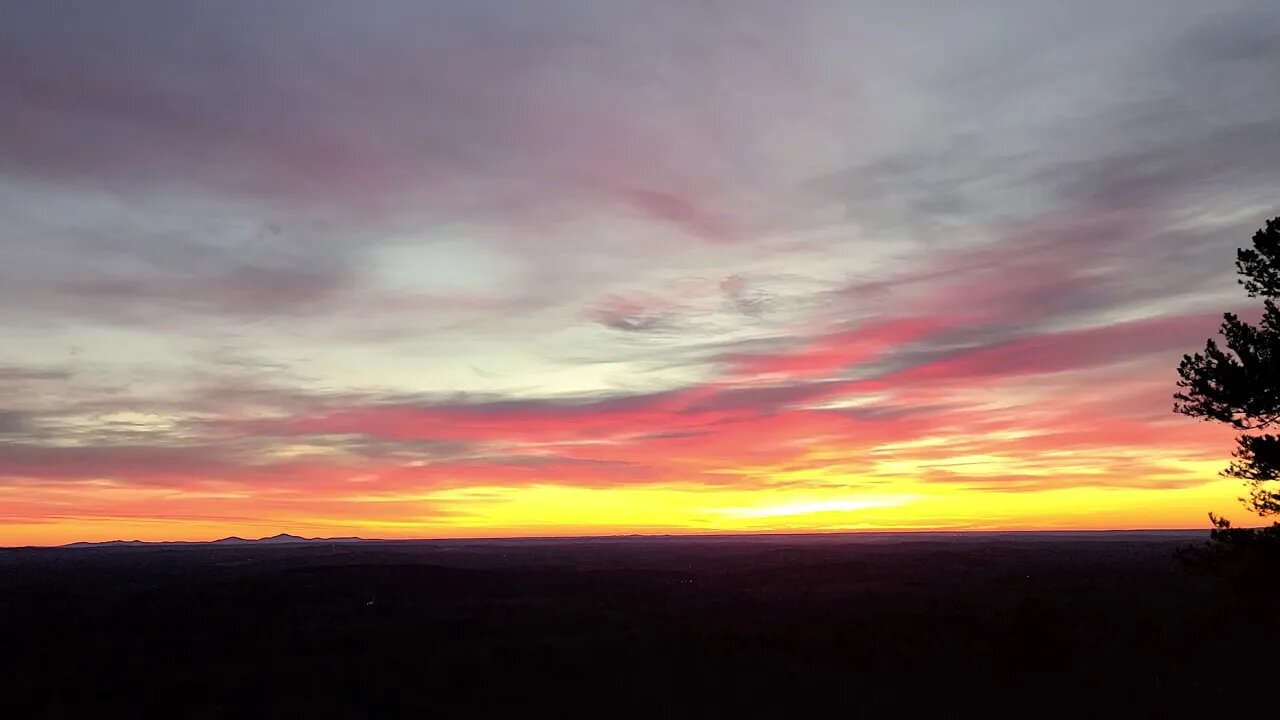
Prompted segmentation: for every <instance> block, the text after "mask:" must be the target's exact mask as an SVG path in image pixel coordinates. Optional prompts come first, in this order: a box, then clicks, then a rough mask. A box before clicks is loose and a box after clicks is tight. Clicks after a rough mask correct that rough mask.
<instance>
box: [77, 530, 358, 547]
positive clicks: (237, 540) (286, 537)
mask: <svg viewBox="0 0 1280 720" xmlns="http://www.w3.org/2000/svg"><path fill="white" fill-rule="evenodd" d="M350 542H365V539H364V538H358V537H333V538H305V537H299V536H297V535H290V534H289V533H280V534H279V535H272V536H271V537H264V538H258V539H257V540H246V539H245V538H242V537H236V536H234V535H233V536H231V537H224V538H222V539H220V540H211V541H208V542H193V541H187V540H169V541H158V542H148V541H145V540H107V541H105V542H73V543H67V544H66V545H63V546H62V547H68V548H76V547H128V546H137V545H296V544H302V543H350Z"/></svg>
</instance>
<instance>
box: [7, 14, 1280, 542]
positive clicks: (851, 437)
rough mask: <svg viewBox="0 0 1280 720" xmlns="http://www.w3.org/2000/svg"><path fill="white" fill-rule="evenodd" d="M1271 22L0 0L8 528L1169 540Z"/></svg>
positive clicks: (150, 533) (1243, 189) (1279, 56)
mask: <svg viewBox="0 0 1280 720" xmlns="http://www.w3.org/2000/svg"><path fill="white" fill-rule="evenodd" d="M1277 26H1280V11H1277V9H1276V8H1274V7H1273V4H1272V3H1265V2H1251V1H1248V0H1241V1H1240V2H1231V3H1226V4H1223V3H1215V4H1213V6H1212V7H1209V6H1206V5H1205V4H1204V3H1193V2H1175V3H1170V2H1167V1H1166V2H1154V1H1151V2H1145V1H1140V0H1126V1H1125V2H1122V3H1119V4H1117V3H1114V2H1107V3H1102V2H1083V3H1070V4H1069V5H1066V6H1064V5H1063V4H1061V3H1021V2H991V3H981V4H979V5H978V6H967V7H963V8H961V7H955V8H949V7H948V8H941V7H937V6H935V5H932V4H925V3H898V4H894V5H892V7H890V6H889V5H886V4H884V3H868V4H861V3H848V2H834V1H833V2H825V1H824V2H814V3H806V4H805V6H804V7H803V8H792V7H785V8H784V7H783V5H780V4H776V3H766V2H732V3H731V2H710V3H701V4H698V5H697V6H696V7H695V6H691V5H689V4H688V3H683V2H634V3H633V2H627V1H625V0H617V1H611V2H575V1H573V0H537V1H536V2H527V3H517V4H512V3H499V2H487V1H481V2H476V1H475V0H468V1H466V2H463V1H462V0H458V1H457V2H454V1H452V0H432V1H431V2H425V3H424V2H407V1H403V2H402V1H400V0H379V1H377V2H373V3H368V4H362V5H361V6H360V7H356V5H355V4H346V3H337V4H327V5H325V6H323V7H321V6H319V5H317V4H315V3H309V2H292V1H289V0H273V1H270V2H257V1H255V2H249V1H248V0H244V1H240V0H234V1H232V2H224V3H219V4H217V6H216V7H201V6H195V5H191V4H185V3H169V2H159V1H152V0H129V1H127V2H119V3H111V4H93V5H89V6H86V5H84V4H82V3H70V2H61V1H53V2H43V3H36V4H24V5H16V4H15V5H13V6H12V7H5V8H3V9H0V107H3V108H5V111H4V112H3V113H0V215H3V216H4V217H5V218H6V220H5V223H4V224H3V227H0V508H3V509H2V510H0V514H2V521H0V542H14V543H16V542H54V541H62V540H71V539H102V538H106V537H113V536H122V535H133V536H146V537H178V536H187V535H190V534H191V533H197V534H199V533H207V534H209V535H217V534H230V533H231V532H240V533H249V534H252V531H253V530H254V529H256V528H260V527H266V528H277V529H294V528H296V529H306V530H308V531H310V530H312V529H314V528H322V529H325V528H327V529H333V530H335V531H337V530H341V534H346V533H347V532H348V531H351V530H356V531H360V532H365V533H367V534H380V535H417V536H423V535H455V534H471V535H474V534H519V533H528V532H612V531H627V532H630V531H635V530H662V531H678V530H717V529H775V528H790V529H804V528H812V529H839V528H856V527H922V526H929V527H1045V526H1054V527H1078V526H1120V525H1125V526H1175V525H1184V526H1185V525H1195V524H1199V518H1200V517H1201V513H1202V512H1203V511H1205V510H1210V509H1217V510H1225V509H1226V508H1227V507H1229V503H1232V502H1234V496H1235V494H1237V491H1236V489H1235V488H1234V487H1232V486H1231V484H1230V483H1226V484H1224V483H1223V482H1222V481H1219V480H1217V479H1215V472H1216V470H1217V469H1218V468H1219V467H1220V466H1221V465H1222V464H1223V458H1224V456H1225V454H1226V452H1227V447H1228V445H1229V443H1228V442H1226V438H1225V437H1224V436H1223V435H1222V434H1221V433H1219V432H1216V431H1215V430H1214V429H1213V428H1210V427H1208V426H1202V425H1197V424H1195V423H1190V422H1188V421H1185V420H1184V419H1181V418H1178V417H1176V416H1173V415H1172V414H1171V413H1170V412H1169V409H1170V397H1169V396H1170V394H1171V390H1172V385H1173V379H1174V378H1173V369H1174V368H1175V367H1176V364H1177V359H1178V357H1179V356H1180V355H1181V353H1182V352H1185V351H1188V350H1191V349H1193V348H1194V347H1195V346H1196V345H1198V344H1199V343H1200V342H1201V341H1202V340H1203V338H1204V337H1206V336H1208V335H1209V334H1211V333H1212V332H1213V330H1214V328H1215V326H1216V319H1215V318H1216V315H1215V314H1216V313H1220V312H1222V311H1225V310H1241V311H1243V312H1245V313H1246V314H1247V313H1248V311H1249V310H1248V305H1247V304H1246V300H1245V298H1243V297H1242V296H1241V294H1240V293H1238V292H1237V291H1236V290H1235V288H1234V283H1233V280H1232V278H1231V273H1232V267H1231V260H1232V256H1233V253H1232V249H1233V248H1234V247H1235V246H1236V245H1238V244H1240V243H1243V242H1245V241H1246V240H1247V238H1248V236H1249V235H1250V233H1251V232H1252V230H1253V228H1254V227H1256V226H1257V225H1258V224H1259V223H1261V222H1262V220H1263V219H1264V218H1266V217H1271V216H1273V215H1275V214H1280V207H1278V206H1277V200H1276V198H1275V196H1274V188H1275V187H1277V183H1278V181H1280V95H1277V94H1276V93H1275V92H1273V90H1274V88H1273V85H1274V78H1275V77H1277V74H1278V73H1280V43H1277V42H1275V38H1274V36H1273V34H1270V31H1269V30H1268V28H1273V27H1277ZM771 508H772V509H771ZM777 508H790V510H786V511H782V510H777ZM796 508H799V509H800V510H795V509H796ZM775 510H777V511H775ZM224 530H225V531H226V532H223V531H224Z"/></svg>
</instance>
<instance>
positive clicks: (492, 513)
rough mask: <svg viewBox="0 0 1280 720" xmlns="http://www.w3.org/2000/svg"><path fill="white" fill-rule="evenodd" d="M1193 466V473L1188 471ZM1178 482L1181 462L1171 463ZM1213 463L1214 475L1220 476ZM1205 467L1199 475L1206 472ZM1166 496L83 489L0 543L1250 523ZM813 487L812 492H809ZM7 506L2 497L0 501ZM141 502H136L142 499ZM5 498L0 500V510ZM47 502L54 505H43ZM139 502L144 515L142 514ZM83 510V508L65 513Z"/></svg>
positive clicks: (1136, 490)
mask: <svg viewBox="0 0 1280 720" xmlns="http://www.w3.org/2000/svg"><path fill="white" fill-rule="evenodd" d="M1191 465H1192V466H1193V467H1194V469H1196V470H1199V469H1202V468H1201V467H1200V466H1201V465H1202V464H1201V463H1191ZM1170 466H1171V470H1173V469H1174V468H1176V470H1177V471H1182V472H1185V471H1187V470H1188V469H1190V468H1188V467H1187V463H1184V462H1177V463H1170ZM1220 466H1221V464H1220V463H1215V464H1213V468H1212V469H1213V470H1217V469H1218V468H1220ZM1203 469H1208V468H1203ZM1210 477H1211V478H1212V479H1210V480H1208V481H1207V482H1201V483H1198V484H1187V485H1185V486H1173V487H1164V488H1152V487H1147V488H1143V487H1071V488H1062V489H1032V490H1025V491H1013V490H1010V491H998V490H992V489H990V488H975V487H970V486H968V485H965V484H963V483H955V484H950V483H937V482H923V481H915V480H910V479H905V478H898V479H895V480H894V481H893V482H891V483H888V484H886V485H885V486H883V488H882V489H881V490H872V489H867V487H866V486H865V485H864V486H862V487H861V488H859V486H858V485H857V483H853V482H850V483H849V485H847V486H845V487H840V486H838V485H832V486H829V487H828V486H821V485H818V486H816V487H815V485H814V484H813V483H808V484H806V483H798V484H797V485H795V486H789V485H785V484H784V485H780V486H776V487H769V486H765V487H755V488H736V487H732V486H724V487H706V486H697V485H688V484H657V485H634V486H615V487H576V486H568V485H554V484H532V485H525V486H516V487H504V486H469V487H465V488H453V489H445V490H427V491H424V492H421V493H397V494H390V495H387V496H378V495H376V494H372V495H368V496H358V495H357V496H350V495H349V496H347V497H346V498H343V499H336V498H329V499H323V498H321V499H316V500H306V499H303V498H301V497H293V498H290V497H285V496H273V497H272V499H271V501H270V503H264V501H263V500H262V498H258V499H257V501H256V502H255V503H254V504H253V505H252V506H250V507H253V509H255V510H257V511H258V512H259V513H261V514H260V515H258V516H254V517H248V516H246V515H243V514H241V513H238V512H236V510H237V508H244V507H246V498H245V497H244V496H243V495H241V494H238V493H234V492H199V491H196V492H186V493H172V494H170V495H168V496H167V497H165V498H164V499H163V501H162V502H161V503H157V502H156V500H157V499H160V498H159V497H158V496H159V495H160V493H161V491H158V490H152V491H150V492H146V491H139V490H138V489H130V490H127V491H126V490H124V489H122V488H115V487H111V486H109V485H101V486H95V485H86V486H82V487H81V489H80V493H79V494H78V496H77V497H75V498H74V500H73V499H72V498H69V497H67V496H66V495H65V494H59V497H61V499H60V500H58V502H60V503H62V504H63V506H64V507H66V508H67V511H68V514H66V515H62V516H57V517H46V518H43V519H42V520H41V521H38V522H23V521H21V520H20V519H18V518H6V517H4V516H0V519H4V520H8V521H7V522H4V523H0V545H18V544H61V543H66V542H72V541H77V540H111V539H141V540H178V539H182V540H201V539H204V540H210V539H216V538H218V537H223V536H226V535H240V536H244V537H260V536H264V535H271V534H275V533H276V532H282V531H283V532H294V533H296V534H300V535H308V536H327V535H361V536H364V537H370V538H379V537H383V538H449V537H499V536H501V537H516V536H531V535H532V536H554V535H565V536H572V535H618V534H634V533H661V534H679V533H716V532H731V533H732V532H833V531H847V530H895V529H911V530H922V529H931V528H933V529H972V530H1031V529H1045V530H1055V529H1057V530H1071V529H1076V530H1088V529H1125V528H1133V529H1137V528H1151V529H1158V528H1191V529H1195V528H1207V520H1206V514H1207V513H1208V512H1209V511H1214V512H1218V513H1222V514H1225V515H1227V516H1228V517H1233V518H1235V519H1237V522H1238V523H1239V524H1246V525H1247V524H1250V522H1251V521H1252V520H1253V518H1251V516H1249V514H1248V513H1247V512H1246V511H1245V510H1243V508H1241V507H1240V505H1239V503H1238V501H1237V498H1239V497H1240V495H1241V494H1243V493H1242V488H1241V485H1240V483H1239V482H1237V481H1235V480H1230V479H1224V478H1213V477H1212V475H1211V474H1210ZM815 482H816V481H815ZM6 495H7V496H6ZM148 495H149V496H150V497H146V496H148ZM14 497H15V496H14V494H13V493H7V494H6V493H0V503H3V502H4V501H6V500H11V499H13V498H14ZM51 499H56V498H51ZM144 502H145V503H147V504H146V505H145V507H144V506H143V505H141V504H139V503H144ZM73 507H74V508H82V507H88V508H91V510H90V511H88V512H85V511H83V510H76V511H75V512H74V514H72V508H73Z"/></svg>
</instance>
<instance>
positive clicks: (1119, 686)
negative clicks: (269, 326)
mask: <svg viewBox="0 0 1280 720" xmlns="http://www.w3.org/2000/svg"><path fill="white" fill-rule="evenodd" d="M1186 542H1188V538H1187V537H1185V536H1175V535H1165V534H1159V533H1155V534H1138V535H1124V534H1119V535H1116V534H1109V535H1062V536H1053V535H1023V536H959V537H955V538H948V537H945V536H913V537H908V536H876V537H870V538H861V539H858V538H849V537H841V536H829V537H812V536H810V537H779V538H758V537H757V538H700V539H677V538H660V539H659V538H650V539H644V538H632V539H598V540H578V541H551V540H542V541H485V542H405V543H377V542H363V543H332V544H317V543H281V544H248V545H241V544H235V543H232V544H221V545H213V544H204V545H181V546H168V545H143V546H131V545H125V546H106V547H87V548H60V549H34V548H33V549H16V550H0V648H3V653H4V662H5V663H7V664H8V665H9V668H10V669H9V670H8V671H7V672H5V673H4V674H3V676H0V685H2V687H0V690H2V691H3V694H2V695H0V711H3V710H4V707H3V706H4V705H8V706H9V707H10V709H11V710H13V711H15V712H16V714H15V712H9V713H7V714H6V715H7V716H8V717H42V716H47V717H62V716H69V717H89V716H98V715H103V714H110V715H115V714H117V712H118V713H123V714H124V715H125V716H134V717H136V716H165V717H242V716H245V715H249V714H252V715H261V714H266V713H271V714H273V715H275V716H277V717H303V716H324V717H332V716H340V717H393V716H402V715H412V716H415V717H426V716H428V715H431V714H433V713H442V715H441V716H449V717H452V716H457V714H459V713H467V714H468V715H473V714H477V713H489V712H492V711H498V710H505V711H508V712H509V713H518V714H519V716H521V717H524V716H534V717H544V716H548V717H549V716H552V715H551V713H555V715H559V716H585V717H619V716H626V717H695V716H702V717H734V716H736V717H767V716H775V717H828V716H831V717H886V718H889V717H989V716H991V715H993V714H996V713H1001V714H1005V713H1008V712H1014V713H1017V714H1019V715H1021V716H1023V717H1079V716H1080V715H1082V714H1084V713H1090V714H1091V715H1093V716H1096V717H1134V718H1137V717H1149V718H1157V717H1194V716H1197V715H1198V716H1205V715H1210V714H1216V713H1223V712H1229V711H1232V710H1243V709H1248V708H1252V707H1253V705H1254V703H1255V701H1257V700H1259V697H1258V695H1259V694H1261V695H1264V696H1265V694H1266V693H1265V692H1262V693H1259V691H1260V690H1263V689H1264V688H1263V687H1261V686H1257V685H1253V684H1251V680H1250V678H1251V677H1261V676H1262V674H1263V673H1264V672H1270V671H1271V670H1273V668H1274V665H1273V664H1271V663H1264V664H1262V665H1254V664H1251V662H1250V660H1249V658H1252V657H1255V656H1256V657H1266V656H1268V654H1269V653H1271V652H1273V651H1274V649H1275V648H1276V647H1277V640H1280V616H1278V614H1277V613H1276V612H1275V607H1274V600H1275V599H1274V598H1271V599H1265V598H1263V599H1258V598H1253V599H1250V598H1248V597H1244V596H1240V595H1238V594H1236V593H1234V592H1232V590H1231V589H1230V588H1228V587H1226V586H1224V585H1223V584H1221V583H1220V582H1219V581H1216V580H1214V579H1211V578H1204V577H1199V576H1194V575H1190V574H1188V573H1187V572H1185V571H1184V570H1182V569H1181V568H1180V567H1179V566H1178V565H1177V564H1176V562H1175V561H1174V558H1173V552H1174V550H1175V548H1176V547H1177V546H1179V545H1181V544H1185V543H1186ZM1268 602H1270V603H1272V607H1271V609H1270V610H1267V609H1266V603H1268ZM1268 668H1270V669H1271V670H1269V669H1268ZM1261 700H1262V701H1264V702H1265V697H1263V698H1261ZM1263 706H1264V707H1265V704H1264V705H1263Z"/></svg>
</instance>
